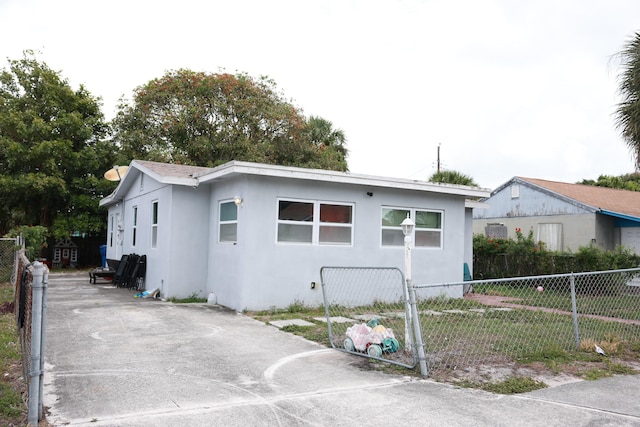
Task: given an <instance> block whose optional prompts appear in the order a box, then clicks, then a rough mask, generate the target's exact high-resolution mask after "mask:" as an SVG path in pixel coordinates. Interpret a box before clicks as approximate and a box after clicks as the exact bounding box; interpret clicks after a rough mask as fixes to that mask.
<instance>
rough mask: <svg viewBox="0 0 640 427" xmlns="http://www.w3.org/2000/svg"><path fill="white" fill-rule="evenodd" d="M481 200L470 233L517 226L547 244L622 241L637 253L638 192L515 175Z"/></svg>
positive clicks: (568, 246)
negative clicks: (530, 232) (531, 231)
mask: <svg viewBox="0 0 640 427" xmlns="http://www.w3.org/2000/svg"><path fill="white" fill-rule="evenodd" d="M484 202H485V203H486V204H487V205H488V207H486V208H485V209H482V210H479V209H476V210H474V214H473V218H474V219H473V232H474V233H480V234H486V235H495V236H504V237H514V235H515V230H516V228H520V229H521V230H522V233H523V234H525V235H527V233H528V232H529V230H533V237H534V239H535V240H537V241H542V242H544V243H545V244H546V246H547V249H550V250H558V251H566V250H572V251H576V250H577V249H579V248H580V247H581V246H590V245H596V246H597V247H599V248H600V249H603V250H613V249H615V248H616V247H617V246H619V245H623V246H625V247H627V248H629V249H631V250H634V251H635V252H636V253H640V192H636V191H626V190H617V189H612V188H604V187H596V186H591V185H582V184H569V183H566V182H557V181H547V180H543V179H533V178H522V177H514V178H512V179H511V180H509V181H507V182H506V183H504V184H503V185H501V186H500V187H498V188H496V189H495V190H494V191H493V192H492V193H491V196H490V197H489V198H487V199H486V200H484Z"/></svg>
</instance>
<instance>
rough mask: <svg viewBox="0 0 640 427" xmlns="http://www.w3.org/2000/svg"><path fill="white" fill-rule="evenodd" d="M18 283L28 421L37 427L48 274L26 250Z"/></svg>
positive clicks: (21, 257)
mask: <svg viewBox="0 0 640 427" xmlns="http://www.w3.org/2000/svg"><path fill="white" fill-rule="evenodd" d="M17 261H18V262H17V267H16V280H15V307H16V310H15V313H16V323H17V326H18V335H19V337H20V347H21V349H22V369H23V373H24V378H25V379H26V380H27V383H28V384H27V385H28V390H27V393H28V400H29V405H28V420H29V423H30V425H37V424H38V421H39V420H41V419H42V418H43V417H44V406H43V397H44V382H43V381H44V354H45V336H46V318H47V313H46V307H47V303H46V302H47V283H48V280H49V279H48V276H49V270H48V268H47V266H46V265H45V264H42V263H40V262H34V263H31V262H29V259H28V258H27V257H26V256H25V251H24V249H21V250H20V251H19V252H18V256H17Z"/></svg>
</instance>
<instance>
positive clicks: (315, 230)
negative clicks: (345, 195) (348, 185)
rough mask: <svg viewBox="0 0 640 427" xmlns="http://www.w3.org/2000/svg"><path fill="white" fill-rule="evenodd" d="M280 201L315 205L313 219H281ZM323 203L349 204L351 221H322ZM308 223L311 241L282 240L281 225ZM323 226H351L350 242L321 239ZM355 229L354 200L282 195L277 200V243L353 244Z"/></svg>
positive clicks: (348, 245)
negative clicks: (280, 234) (336, 200)
mask: <svg viewBox="0 0 640 427" xmlns="http://www.w3.org/2000/svg"><path fill="white" fill-rule="evenodd" d="M280 202H295V203H308V204H310V205H312V207H313V211H312V213H313V219H312V220H311V221H295V220H281V219H280ZM323 205H331V206H347V207H349V208H351V222H350V223H341V222H321V221H320V209H321V206H323ZM286 224H290V225H306V226H308V227H310V228H311V241H310V242H292V241H286V240H285V241H280V240H279V234H278V230H279V227H280V225H286ZM323 227H336V228H349V230H350V233H349V242H348V243H347V242H332V241H320V229H321V228H323ZM354 229H355V203H352V202H335V201H328V200H309V199H296V198H289V197H281V198H278V199H277V200H276V233H275V238H276V244H279V245H314V246H343V247H352V246H353V236H354Z"/></svg>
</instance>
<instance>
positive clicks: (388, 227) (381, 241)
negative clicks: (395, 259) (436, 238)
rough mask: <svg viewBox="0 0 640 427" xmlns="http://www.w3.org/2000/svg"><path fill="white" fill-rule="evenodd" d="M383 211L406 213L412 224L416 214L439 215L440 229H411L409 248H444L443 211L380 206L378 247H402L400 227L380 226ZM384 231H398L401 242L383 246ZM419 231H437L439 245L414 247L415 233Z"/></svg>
mask: <svg viewBox="0 0 640 427" xmlns="http://www.w3.org/2000/svg"><path fill="white" fill-rule="evenodd" d="M385 209H391V210H399V211H408V212H409V218H411V219H412V220H413V221H414V222H415V221H416V212H433V213H438V214H440V228H418V226H415V227H414V228H413V232H412V234H411V246H412V247H414V248H417V249H436V250H441V249H443V248H444V210H441V209H424V208H407V207H400V206H382V208H381V209H380V222H379V224H380V246H381V247H383V248H399V247H404V234H403V233H402V227H401V226H400V225H397V226H389V225H382V218H383V212H384V210H385ZM384 230H392V231H399V232H400V235H401V236H402V242H400V241H398V242H396V243H393V244H385V243H384V240H383V237H382V235H383V232H384ZM420 231H437V232H439V233H440V244H439V245H438V246H425V245H416V232H420Z"/></svg>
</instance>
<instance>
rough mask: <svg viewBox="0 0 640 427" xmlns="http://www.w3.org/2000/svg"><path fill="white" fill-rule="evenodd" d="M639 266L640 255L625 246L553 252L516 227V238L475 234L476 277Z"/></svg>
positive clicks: (493, 277)
mask: <svg viewBox="0 0 640 427" xmlns="http://www.w3.org/2000/svg"><path fill="white" fill-rule="evenodd" d="M638 266H640V256H638V255H636V254H635V253H633V252H632V251H630V250H629V249H627V248H624V247H621V246H620V247H617V248H616V249H615V250H613V251H603V250H601V249H598V248H595V247H581V248H580V249H578V251H577V252H575V253H573V252H553V251H548V250H546V249H545V247H544V244H542V243H541V242H538V243H536V242H535V241H534V240H533V232H532V231H530V232H529V235H528V236H526V237H525V236H524V235H523V234H522V233H521V232H520V231H519V230H516V238H515V239H492V238H489V237H486V236H484V235H481V234H477V235H474V236H473V278H474V279H498V278H504V277H522V276H539V275H546V274H563V273H578V272H583V271H601V270H617V269H625V268H635V267H638Z"/></svg>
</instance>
